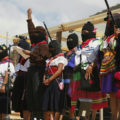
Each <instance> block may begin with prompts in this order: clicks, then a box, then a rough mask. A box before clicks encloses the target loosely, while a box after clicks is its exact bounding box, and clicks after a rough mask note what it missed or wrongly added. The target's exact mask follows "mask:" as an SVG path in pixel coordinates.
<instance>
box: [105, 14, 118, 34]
mask: <svg viewBox="0 0 120 120" xmlns="http://www.w3.org/2000/svg"><path fill="white" fill-rule="evenodd" d="M113 18H114V20H115V23H116V27H118V28H120V14H119V13H115V14H113ZM104 20H105V21H107V24H106V29H105V36H111V35H112V34H114V23H113V21H112V19H111V17H110V18H109V19H108V17H106V18H105V19H104Z"/></svg>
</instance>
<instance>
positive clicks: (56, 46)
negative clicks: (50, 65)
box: [48, 40, 62, 56]
mask: <svg viewBox="0 0 120 120" xmlns="http://www.w3.org/2000/svg"><path fill="white" fill-rule="evenodd" d="M48 46H49V49H51V48H52V49H53V50H51V51H50V53H51V54H52V56H55V55H57V54H59V53H61V52H62V50H61V45H60V43H59V42H58V41H57V40H52V41H51V42H50V43H49V45H48Z"/></svg>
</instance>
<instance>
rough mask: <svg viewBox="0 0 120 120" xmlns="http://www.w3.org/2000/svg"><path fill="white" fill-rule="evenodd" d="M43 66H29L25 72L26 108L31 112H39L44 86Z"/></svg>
mask: <svg viewBox="0 0 120 120" xmlns="http://www.w3.org/2000/svg"><path fill="white" fill-rule="evenodd" d="M44 71H45V67H42V66H31V67H30V68H29V69H28V72H27V85H26V92H25V98H26V102H27V108H28V110H29V111H31V112H41V111H42V104H43V95H44V91H45V86H44V85H43V75H44Z"/></svg>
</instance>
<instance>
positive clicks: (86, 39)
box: [0, 9, 120, 120]
mask: <svg viewBox="0 0 120 120" xmlns="http://www.w3.org/2000/svg"><path fill="white" fill-rule="evenodd" d="M27 15H28V20H27V24H28V33H29V38H30V41H31V46H30V45H29V44H28V43H27V42H26V41H25V40H21V41H20V42H19V43H18V46H19V47H21V48H22V49H23V53H24V54H26V55H28V56H29V57H28V58H27V59H25V58H24V57H23V56H21V55H20V57H19V60H18V64H17V65H16V74H17V76H16V79H15V82H14V87H13V91H12V109H13V110H14V111H16V112H20V113H21V116H22V117H23V118H24V120H30V119H33V118H32V113H34V112H38V113H39V114H41V116H42V115H43V119H44V120H62V119H63V117H64V113H65V111H66V110H69V119H71V120H74V119H78V120H79V119H80V116H79V115H78V116H77V117H76V115H75V110H76V107H77V101H78V99H80V98H81V99H91V100H92V104H91V110H92V120H95V119H96V112H97V110H100V109H101V108H105V107H108V99H107V96H106V94H109V96H110V106H111V120H119V119H120V91H119V89H120V81H119V80H120V73H119V69H120V54H119V51H120V43H119V41H120V14H118V13H116V14H114V16H113V17H114V20H115V23H116V26H114V24H113V21H112V19H111V18H106V19H105V20H107V24H106V29H105V36H104V37H103V38H97V37H96V28H95V27H94V25H93V24H92V23H91V22H87V23H85V24H84V26H83V27H82V31H81V38H82V43H80V44H79V38H78V36H77V34H75V33H72V34H70V35H68V37H67V42H66V43H67V47H68V51H67V52H66V53H63V52H62V50H61V45H60V43H59V42H58V41H57V40H52V41H50V42H49V41H48V35H47V33H46V30H45V29H44V27H42V26H37V27H35V26H34V24H33V22H32V16H31V15H32V10H31V9H28V11H27ZM1 49H2V48H0V57H1V56H2V51H3V52H4V50H1ZM6 49H7V48H6ZM6 56H7V55H6ZM6 56H5V59H7V60H5V59H4V57H2V58H1V59H0V67H2V66H3V65H6V64H5V63H6V62H7V63H8V61H10V60H9V59H8V57H6ZM10 64H11V69H10V71H11V72H10V74H12V73H13V72H14V67H13V64H12V62H11V61H10ZM6 66H7V65H6ZM5 68H6V67H2V68H1V69H0V73H3V72H4V75H3V76H4V79H1V80H2V81H3V82H4V83H7V79H8V78H7V76H8V71H7V68H6V69H5ZM3 69H4V71H3ZM0 76H1V77H3V76H2V74H0ZM86 81H87V82H88V83H87V84H89V86H91V87H90V88H84V86H85V84H86ZM83 82H85V84H83ZM63 83H64V88H63ZM60 84H61V86H62V88H61V87H60ZM3 87H4V84H2V86H1V87H0V88H1V89H0V113H1V116H0V117H1V119H3V114H5V113H6V110H4V111H3V108H7V107H5V105H6V104H3V103H6V100H8V97H7V95H6V92H5V90H4V88H3ZM3 90H4V91H3ZM1 106H2V107H1ZM78 109H79V108H78ZM9 112H10V111H9ZM41 116H40V117H41ZM35 117H36V118H37V116H35ZM37 119H40V118H39V117H38V118H37ZM87 119H88V120H90V117H89V116H87V118H86V120H87ZM3 120H4V119H3Z"/></svg>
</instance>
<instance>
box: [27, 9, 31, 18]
mask: <svg viewBox="0 0 120 120" xmlns="http://www.w3.org/2000/svg"><path fill="white" fill-rule="evenodd" d="M27 14H28V19H31V14H32V9H31V8H29V9H28V10H27Z"/></svg>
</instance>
